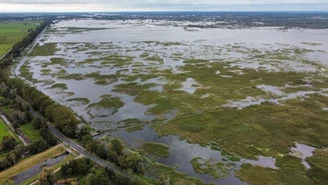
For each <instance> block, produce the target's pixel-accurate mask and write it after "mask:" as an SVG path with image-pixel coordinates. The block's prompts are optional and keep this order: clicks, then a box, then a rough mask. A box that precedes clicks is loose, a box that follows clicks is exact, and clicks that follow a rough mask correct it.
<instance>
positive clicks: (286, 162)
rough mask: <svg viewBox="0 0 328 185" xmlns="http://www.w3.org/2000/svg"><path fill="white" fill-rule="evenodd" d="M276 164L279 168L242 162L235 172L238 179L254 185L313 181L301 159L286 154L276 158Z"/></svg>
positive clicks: (308, 183)
mask: <svg viewBox="0 0 328 185" xmlns="http://www.w3.org/2000/svg"><path fill="white" fill-rule="evenodd" d="M276 166H277V167H278V168H279V170H275V169H270V168H264V167H260V166H252V165H250V164H243V165H242V166H241V169H240V170H239V171H237V172H236V176H237V177H239V178H240V179H242V180H244V181H247V182H249V183H250V184H254V185H262V184H290V185H299V184H302V185H310V184H316V183H314V182H313V181H312V180H311V179H310V177H309V176H308V175H307V171H306V168H305V166H304V165H303V164H302V160H301V159H299V158H296V157H293V156H289V155H286V156H284V157H278V158H277V159H276Z"/></svg>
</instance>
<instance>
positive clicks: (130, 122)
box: [16, 20, 328, 184]
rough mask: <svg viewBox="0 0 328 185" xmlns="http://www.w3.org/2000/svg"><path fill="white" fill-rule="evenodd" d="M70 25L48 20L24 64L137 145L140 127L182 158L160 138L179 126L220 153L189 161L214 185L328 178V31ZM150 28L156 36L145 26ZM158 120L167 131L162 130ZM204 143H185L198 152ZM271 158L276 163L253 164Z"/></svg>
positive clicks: (26, 71) (154, 148)
mask: <svg viewBox="0 0 328 185" xmlns="http://www.w3.org/2000/svg"><path fill="white" fill-rule="evenodd" d="M69 23H72V22H70V21H66V22H59V23H57V24H56V25H54V26H53V27H51V28H50V29H48V30H47V31H46V32H45V33H44V34H43V35H42V38H43V39H42V41H39V43H38V44H37V45H36V46H35V47H34V48H33V49H32V51H31V52H30V54H29V55H27V56H26V57H25V58H24V60H22V61H21V62H22V64H21V65H18V67H17V69H16V73H17V74H19V75H20V76H23V77H24V78H25V79H26V80H28V81H30V82H32V83H33V84H34V86H36V87H37V88H38V89H39V90H41V91H42V92H44V93H46V94H48V95H49V96H50V97H52V98H54V99H55V100H57V101H58V102H61V103H63V104H65V105H67V106H70V107H71V108H72V109H73V110H74V111H75V112H77V114H78V115H79V116H81V117H83V118H84V119H85V120H86V121H87V122H90V123H91V126H92V127H93V128H94V129H96V130H100V131H103V132H104V135H106V134H108V135H109V134H115V135H116V136H119V137H122V138H123V140H124V139H126V140H128V141H127V142H129V143H130V144H131V143H133V142H131V140H133V139H131V137H132V136H134V134H135V135H137V136H138V137H139V139H142V140H144V141H145V144H143V147H142V148H143V150H144V151H146V152H147V153H150V154H154V155H157V156H159V157H160V159H159V161H161V160H162V161H164V162H163V163H165V164H169V165H172V166H173V165H175V164H172V163H173V162H172V161H170V156H175V155H179V154H178V153H175V152H174V151H176V150H173V149H172V152H171V149H170V152H168V150H169V148H168V147H167V146H166V145H162V144H157V140H159V139H158V138H159V137H162V138H165V139H167V140H168V141H167V143H164V144H167V145H170V146H174V144H175V143H174V142H177V141H176V140H174V139H172V137H173V135H177V136H179V138H180V139H185V140H186V141H188V142H189V143H193V144H199V145H201V147H200V150H204V151H205V150H211V151H220V158H217V159H215V160H214V162H213V160H212V159H211V156H208V155H206V154H205V152H203V154H202V155H201V156H196V155H195V156H192V159H188V161H187V158H186V159H184V160H185V161H181V162H180V163H179V164H178V165H186V166H188V165H190V166H192V167H193V169H194V171H193V172H188V173H189V174H193V175H194V174H196V173H197V174H198V175H199V176H197V177H199V178H200V179H202V180H204V181H207V182H210V181H214V182H215V183H220V182H227V181H228V182H234V183H235V184H238V183H240V184H241V183H242V182H241V181H240V180H239V179H241V180H243V181H247V182H249V183H251V184H263V183H265V182H272V183H273V184H279V183H285V184H297V183H300V182H304V183H313V182H316V183H318V184H319V183H322V182H326V179H324V178H323V177H322V176H320V175H319V176H317V174H316V172H318V173H324V171H325V170H326V168H325V166H322V165H320V164H319V163H318V161H320V160H324V159H323V158H322V156H323V155H325V153H324V152H318V151H321V149H323V148H327V143H328V135H327V134H326V133H327V131H328V125H327V124H326V122H327V115H328V112H327V110H328V109H327V108H328V99H327V96H328V83H327V81H328V72H327V67H328V66H327V65H328V63H327V61H326V58H327V57H328V50H327V48H328V47H327V43H328V40H327V38H326V37H325V35H326V34H327V30H302V31H299V30H289V31H288V32H286V31H282V30H280V29H276V28H263V29H261V28H256V29H255V28H254V29H236V30H228V29H216V28H215V29H214V28H213V29H204V30H203V29H200V30H198V31H192V32H191V31H188V30H185V29H184V28H183V26H182V25H178V26H175V27H173V26H172V27H171V26H158V25H152V23H148V22H146V21H139V22H138V25H136V23H135V22H132V21H125V22H119V21H91V20H80V21H76V22H74V26H75V27H76V28H79V29H81V30H83V31H76V30H75V31H71V28H70V29H66V30H65V31H61V28H67V24H69ZM72 24H73V23H72ZM90 25H91V26H90ZM92 25H93V26H95V25H97V27H102V28H112V27H115V29H96V30H95V29H92V28H91V27H92ZM147 26H149V27H147ZM73 30H74V29H73ZM131 30H133V31H134V34H133V35H136V34H140V35H141V36H140V37H135V36H131V35H130V34H128V33H129V32H130V31H131ZM149 30H150V31H154V34H153V35H152V34H142V33H145V32H147V31H149ZM147 33H148V32H147ZM168 33H175V34H173V35H171V34H168ZM96 35H106V36H104V37H103V38H101V39H99V38H98V37H96ZM114 35H115V37H114ZM291 35H297V36H295V37H292V36H291ZM308 35H311V37H308ZM116 36H117V37H116ZM268 37H270V39H268ZM97 38H98V40H97ZM154 38H156V39H157V40H154ZM283 38H289V39H287V40H285V39H283ZM31 79H36V80H31ZM54 81H56V82H55V83H54ZM65 93H66V94H67V93H71V95H70V96H69V97H68V96H62V95H63V94H65ZM103 122H108V123H109V124H99V123H103ZM149 128H151V129H152V130H153V131H155V132H156V133H157V134H155V136H153V134H151V135H152V136H153V137H150V136H149V135H150V133H149ZM170 138H171V139H170ZM170 142H171V143H170ZM296 143H302V144H305V145H310V146H313V147H315V148H317V150H316V151H315V152H314V155H313V156H312V157H310V158H308V159H307V161H308V162H309V165H310V166H311V170H308V169H307V168H306V167H305V166H304V165H303V164H302V159H300V158H298V157H297V156H296V157H295V156H293V155H291V148H292V147H293V146H295V144H296ZM131 145H132V147H136V146H135V144H131ZM192 146H195V145H192V144H190V145H188V144H185V145H184V146H181V147H188V149H187V150H185V151H184V152H185V153H191V154H193V151H194V150H195V147H192ZM206 147H210V149H208V148H206ZM136 148H137V147H136ZM181 155H184V154H181ZM265 157H266V158H269V159H270V160H271V159H272V160H273V161H274V162H275V163H274V162H273V163H274V164H273V165H271V167H266V166H264V165H263V164H261V162H259V163H257V164H258V165H254V164H253V163H252V164H250V163H251V162H250V161H251V160H253V162H254V161H257V160H258V161H260V160H261V159H262V158H265ZM162 158H164V159H162ZM165 158H167V160H165ZM187 163H188V165H187ZM274 166H276V167H277V168H275V167H274ZM312 167H313V168H312ZM234 171H237V172H236V176H237V177H238V178H239V179H237V178H235V177H234ZM209 176H210V177H209ZM287 177H293V178H287ZM294 177H295V178H294ZM220 179H222V181H220ZM225 179H227V181H224V180H225Z"/></svg>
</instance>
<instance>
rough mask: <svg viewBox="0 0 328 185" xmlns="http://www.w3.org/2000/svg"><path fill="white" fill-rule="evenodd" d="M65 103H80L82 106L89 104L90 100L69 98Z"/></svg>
mask: <svg viewBox="0 0 328 185" xmlns="http://www.w3.org/2000/svg"><path fill="white" fill-rule="evenodd" d="M66 101H76V102H81V103H83V104H89V103H90V100H89V99H88V98H71V99H68V100H66Z"/></svg>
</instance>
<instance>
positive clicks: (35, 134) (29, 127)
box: [20, 122, 42, 142]
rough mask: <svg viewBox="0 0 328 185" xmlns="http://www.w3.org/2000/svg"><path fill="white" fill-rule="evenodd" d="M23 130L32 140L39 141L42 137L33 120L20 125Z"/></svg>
mask: <svg viewBox="0 0 328 185" xmlns="http://www.w3.org/2000/svg"><path fill="white" fill-rule="evenodd" d="M20 129H21V130H22V132H23V133H24V134H25V135H26V136H27V137H28V138H29V139H30V140H31V141H32V142H34V141H39V140H41V139H42V136H41V135H40V133H39V131H38V130H36V129H35V128H34V127H33V124H32V122H29V123H26V124H24V125H22V126H21V127H20Z"/></svg>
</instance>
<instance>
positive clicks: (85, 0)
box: [0, 0, 328, 12]
mask: <svg viewBox="0 0 328 185" xmlns="http://www.w3.org/2000/svg"><path fill="white" fill-rule="evenodd" d="M286 10H287V11H328V0H0V12H85V11H86V12H119V11H286Z"/></svg>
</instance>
